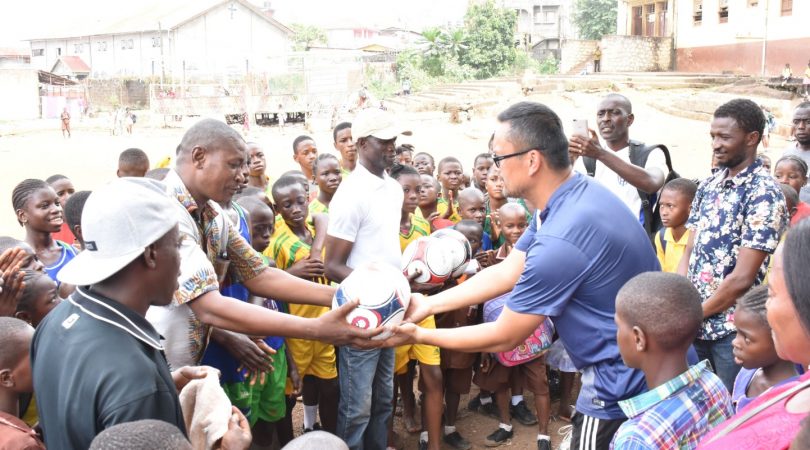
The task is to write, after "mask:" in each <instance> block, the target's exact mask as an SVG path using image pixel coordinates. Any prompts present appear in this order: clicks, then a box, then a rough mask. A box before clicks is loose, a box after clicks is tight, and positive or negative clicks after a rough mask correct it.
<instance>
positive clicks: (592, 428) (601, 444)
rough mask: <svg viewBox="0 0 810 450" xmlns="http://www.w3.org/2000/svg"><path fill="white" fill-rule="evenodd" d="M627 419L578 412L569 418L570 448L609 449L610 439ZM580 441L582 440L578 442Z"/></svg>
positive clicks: (587, 449) (585, 449)
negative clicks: (604, 417)
mask: <svg viewBox="0 0 810 450" xmlns="http://www.w3.org/2000/svg"><path fill="white" fill-rule="evenodd" d="M626 420H627V419H615V420H607V419H597V418H595V417H591V416H586V415H584V414H582V413H580V412H577V413H576V414H574V417H572V418H571V424H572V425H573V428H572V430H571V447H570V448H571V449H583V450H609V449H610V441H612V440H613V436H614V435H615V434H616V432H617V431H619V427H620V426H621V425H622V424H623V423H624V422H625V421H626ZM580 441H582V442H580Z"/></svg>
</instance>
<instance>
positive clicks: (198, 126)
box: [177, 119, 245, 164]
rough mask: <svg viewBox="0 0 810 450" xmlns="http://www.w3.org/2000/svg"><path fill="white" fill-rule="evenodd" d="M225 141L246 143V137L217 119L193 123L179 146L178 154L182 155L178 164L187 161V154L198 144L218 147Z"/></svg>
mask: <svg viewBox="0 0 810 450" xmlns="http://www.w3.org/2000/svg"><path fill="white" fill-rule="evenodd" d="M223 141H226V142H227V141H231V142H235V143H239V144H241V145H243V146H244V145H245V138H243V137H242V135H240V134H239V133H238V132H237V131H236V130H234V129H233V128H231V127H230V125H228V124H226V123H225V122H222V121H220V120H216V119H202V120H200V121H199V122H197V123H195V124H194V125H192V126H191V127H190V128H189V129H188V130H186V133H185V134H183V138H182V139H181V140H180V144H179V145H178V146H177V154H178V155H179V156H180V157H179V158H178V160H177V163H178V164H181V163H183V162H187V161H186V156H187V155H188V154H189V153H190V152H191V151H192V150H193V149H194V147H197V146H210V147H211V148H216V144H219V143H222V142H223Z"/></svg>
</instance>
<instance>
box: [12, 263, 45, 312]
mask: <svg viewBox="0 0 810 450" xmlns="http://www.w3.org/2000/svg"><path fill="white" fill-rule="evenodd" d="M22 272H23V274H24V275H23V282H24V283H25V288H23V291H22V295H20V299H19V300H17V312H20V311H28V312H31V306H32V303H33V301H34V285H35V284H36V282H37V280H38V279H39V277H46V278H47V277H48V274H46V273H45V272H41V271H39V270H29V269H24V270H23V271H22Z"/></svg>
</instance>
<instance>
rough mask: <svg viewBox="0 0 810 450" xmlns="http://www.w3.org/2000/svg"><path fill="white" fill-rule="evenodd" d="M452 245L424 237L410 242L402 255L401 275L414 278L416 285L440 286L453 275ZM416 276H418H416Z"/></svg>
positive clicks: (441, 240)
mask: <svg viewBox="0 0 810 450" xmlns="http://www.w3.org/2000/svg"><path fill="white" fill-rule="evenodd" d="M452 254H453V248H452V244H450V243H449V242H447V241H445V240H444V239H439V238H437V237H432V236H425V237H420V238H419V239H417V240H415V241H413V242H411V243H410V244H408V246H407V247H405V251H404V252H403V253H402V273H403V274H404V275H405V276H406V277H408V278H409V279H410V278H411V277H414V276H416V277H415V278H413V281H414V282H416V283H420V284H424V285H429V286H441V285H442V284H444V282H445V281H447V279H448V278H450V275H451V274H452V273H453V262H454V261H453V255H452ZM417 274H418V275H417Z"/></svg>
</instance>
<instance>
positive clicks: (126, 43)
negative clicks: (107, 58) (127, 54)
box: [121, 39, 135, 50]
mask: <svg viewBox="0 0 810 450" xmlns="http://www.w3.org/2000/svg"><path fill="white" fill-rule="evenodd" d="M133 48H135V43H134V42H133V40H132V39H122V40H121V50H131V49H133Z"/></svg>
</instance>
